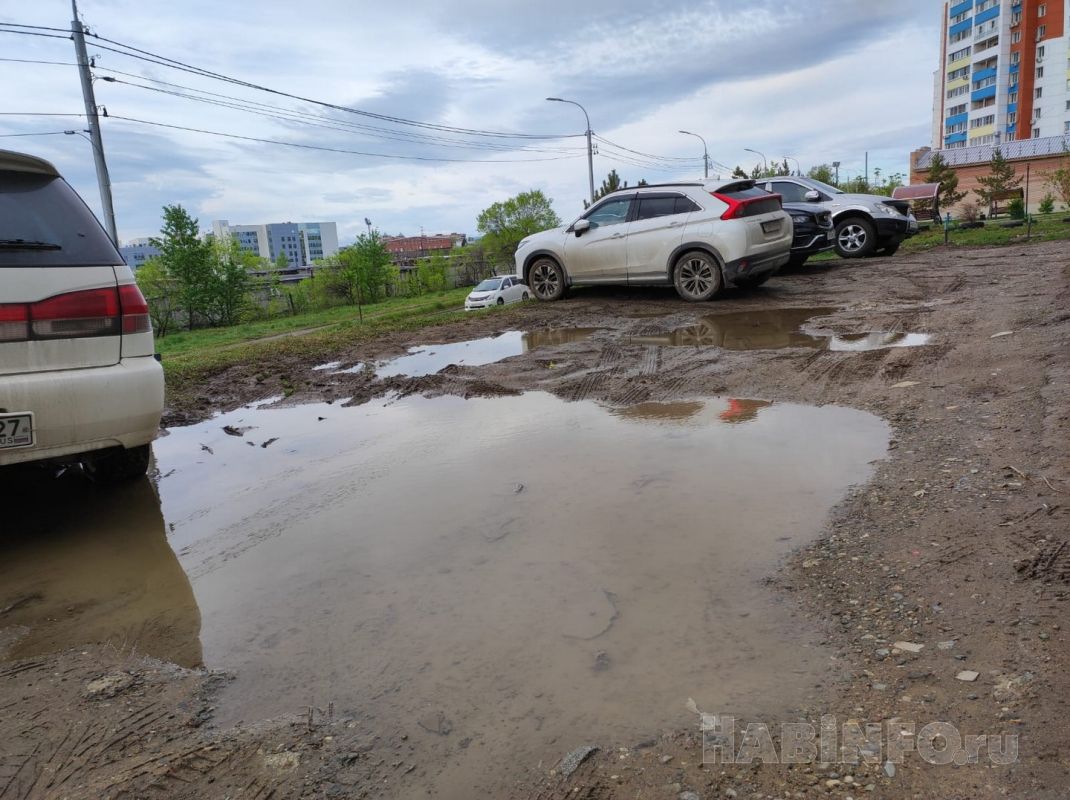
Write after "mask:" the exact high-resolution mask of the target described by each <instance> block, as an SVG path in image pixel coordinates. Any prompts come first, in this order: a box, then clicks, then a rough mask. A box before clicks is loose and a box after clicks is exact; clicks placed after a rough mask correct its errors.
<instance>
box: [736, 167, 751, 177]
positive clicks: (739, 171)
mask: <svg viewBox="0 0 1070 800" xmlns="http://www.w3.org/2000/svg"><path fill="white" fill-rule="evenodd" d="M732 177H733V178H749V177H750V175H748V174H747V173H746V172H744V171H743V167H741V166H739V165H738V164H736V168H735V169H734V170H732Z"/></svg>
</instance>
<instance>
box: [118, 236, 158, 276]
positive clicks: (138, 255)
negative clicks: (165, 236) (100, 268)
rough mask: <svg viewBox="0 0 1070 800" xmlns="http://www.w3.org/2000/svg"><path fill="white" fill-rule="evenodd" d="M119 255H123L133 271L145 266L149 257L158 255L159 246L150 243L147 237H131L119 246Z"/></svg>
mask: <svg viewBox="0 0 1070 800" xmlns="http://www.w3.org/2000/svg"><path fill="white" fill-rule="evenodd" d="M119 255H121V256H122V257H123V261H125V262H126V265H127V266H128V267H130V269H132V270H134V271H135V272H136V271H137V270H138V269H140V268H141V267H143V266H145V262H146V261H148V260H149V259H150V258H154V257H155V256H158V255H160V248H158V247H156V246H155V245H153V244H151V243H150V242H149V240H148V239H131V240H130V241H128V242H127V243H126V244H124V245H123V246H121V247H120V248H119Z"/></svg>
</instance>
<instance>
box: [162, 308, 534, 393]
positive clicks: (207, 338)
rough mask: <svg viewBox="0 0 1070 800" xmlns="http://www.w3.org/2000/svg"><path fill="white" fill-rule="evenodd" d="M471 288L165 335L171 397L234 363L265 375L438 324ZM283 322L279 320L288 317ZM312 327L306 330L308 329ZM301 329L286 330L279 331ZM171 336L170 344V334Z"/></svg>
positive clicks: (454, 316) (456, 314)
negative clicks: (291, 362)
mask: <svg viewBox="0 0 1070 800" xmlns="http://www.w3.org/2000/svg"><path fill="white" fill-rule="evenodd" d="M469 291H471V289H470V288H461V289H453V290H450V291H447V292H442V293H441V294H434V295H425V296H423V297H416V298H392V299H390V300H386V301H384V302H382V303H377V304H375V305H372V306H365V307H364V321H363V322H361V321H360V319H359V318H358V315H357V309H356V307H355V306H345V307H342V308H332V309H329V310H326V311H317V312H312V313H309V314H302V315H298V316H295V317H292V318H289V319H288V320H266V321H263V322H251V323H246V324H244V325H235V326H232V327H230V328H209V329H205V330H195V331H189V332H184V333H181V334H173V335H170V336H165V337H163V338H161V339H158V340H157V350H158V351H159V352H160V353H161V354H162V355H163V368H164V375H165V377H166V381H167V391H168V396H169V402H170V403H171V404H172V405H173V406H185V405H187V403H188V402H189V401H190V400H191V399H192V398H193V397H194V396H196V394H198V392H199V391H200V389H201V387H202V386H203V382H204V381H205V380H206V379H208V378H210V377H212V376H213V375H217V374H219V373H221V372H223V371H224V370H226V369H228V368H229V367H232V366H235V365H238V364H255V365H260V366H261V367H262V371H261V372H260V377H262V378H266V377H267V376H268V375H270V374H272V370H273V365H275V364H282V363H285V361H286V359H288V358H290V357H295V356H296V357H300V358H301V359H303V360H307V361H309V362H312V363H315V362H316V361H320V360H322V361H329V360H330V359H331V357H332V356H333V355H335V354H336V353H341V352H342V351H344V350H345V349H346V348H348V347H350V346H352V345H354V344H357V343H359V342H364V341H368V340H369V339H374V338H375V337H377V336H382V335H383V334H386V333H393V332H397V331H406V330H415V329H418V328H425V327H433V326H435V325H442V324H445V323H447V322H454V321H457V320H458V319H463V318H464V315H465V311H464V310H463V303H464V298H465V296H466V295H467V294H468V292H469ZM518 308H520V305H519V304H517V305H513V306H506V307H504V308H501V309H498V308H494V309H487V310H485V311H481V312H476V313H478V314H509V313H512V312H513V311H514V310H515V309H518ZM287 322H289V323H290V324H282V325H280V324H279V323H287ZM306 331H307V332H306ZM297 332H301V333H302V335H290V336H285V335H284V336H282V337H281V338H279V335H280V334H288V333H289V334H296V333H297ZM173 339H178V341H177V342H174V341H172V342H171V346H170V347H168V346H167V343H168V340H173Z"/></svg>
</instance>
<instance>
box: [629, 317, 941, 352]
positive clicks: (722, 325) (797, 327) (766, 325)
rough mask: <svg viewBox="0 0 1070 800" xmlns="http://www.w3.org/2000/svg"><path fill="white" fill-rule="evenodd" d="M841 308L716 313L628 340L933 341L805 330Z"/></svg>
mask: <svg viewBox="0 0 1070 800" xmlns="http://www.w3.org/2000/svg"><path fill="white" fill-rule="evenodd" d="M835 311H837V309H835V308H787V309H768V310H763V311H741V312H734V313H728V314H711V315H710V316H707V317H703V318H702V319H700V320H699V321H698V322H697V323H695V324H694V325H688V326H686V327H683V328H678V329H676V330H674V331H670V332H668V333H658V334H652V335H646V336H632V337H629V340H628V341H629V342H631V343H632V344H648V345H660V346H663V347H720V348H723V349H725V350H776V349H780V348H785V347H808V348H812V349H818V350H833V351H842V352H862V351H866V350H879V349H883V348H886V347H917V346H919V345H924V344H927V343H928V342H929V338H930V337H929V335H928V334H924V333H903V332H881V331H871V332H867V333H861V334H848V335H842V336H841V335H836V334H832V333H820V332H814V333H807V332H804V331H803V330H802V328H803V326H804V325H806V323H808V322H809V321H810V320H812V319H814V318H816V317H821V316H826V315H828V314H832V313H834V312H835Z"/></svg>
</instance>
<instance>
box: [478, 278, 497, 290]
mask: <svg viewBox="0 0 1070 800" xmlns="http://www.w3.org/2000/svg"><path fill="white" fill-rule="evenodd" d="M501 285H502V282H501V279H500V278H488V279H487V280H485V281H480V283H479V286H477V287H476V288H475V290H474V291H477V292H493V291H495V290H496V289H497V288H498V287H499V286H501Z"/></svg>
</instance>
